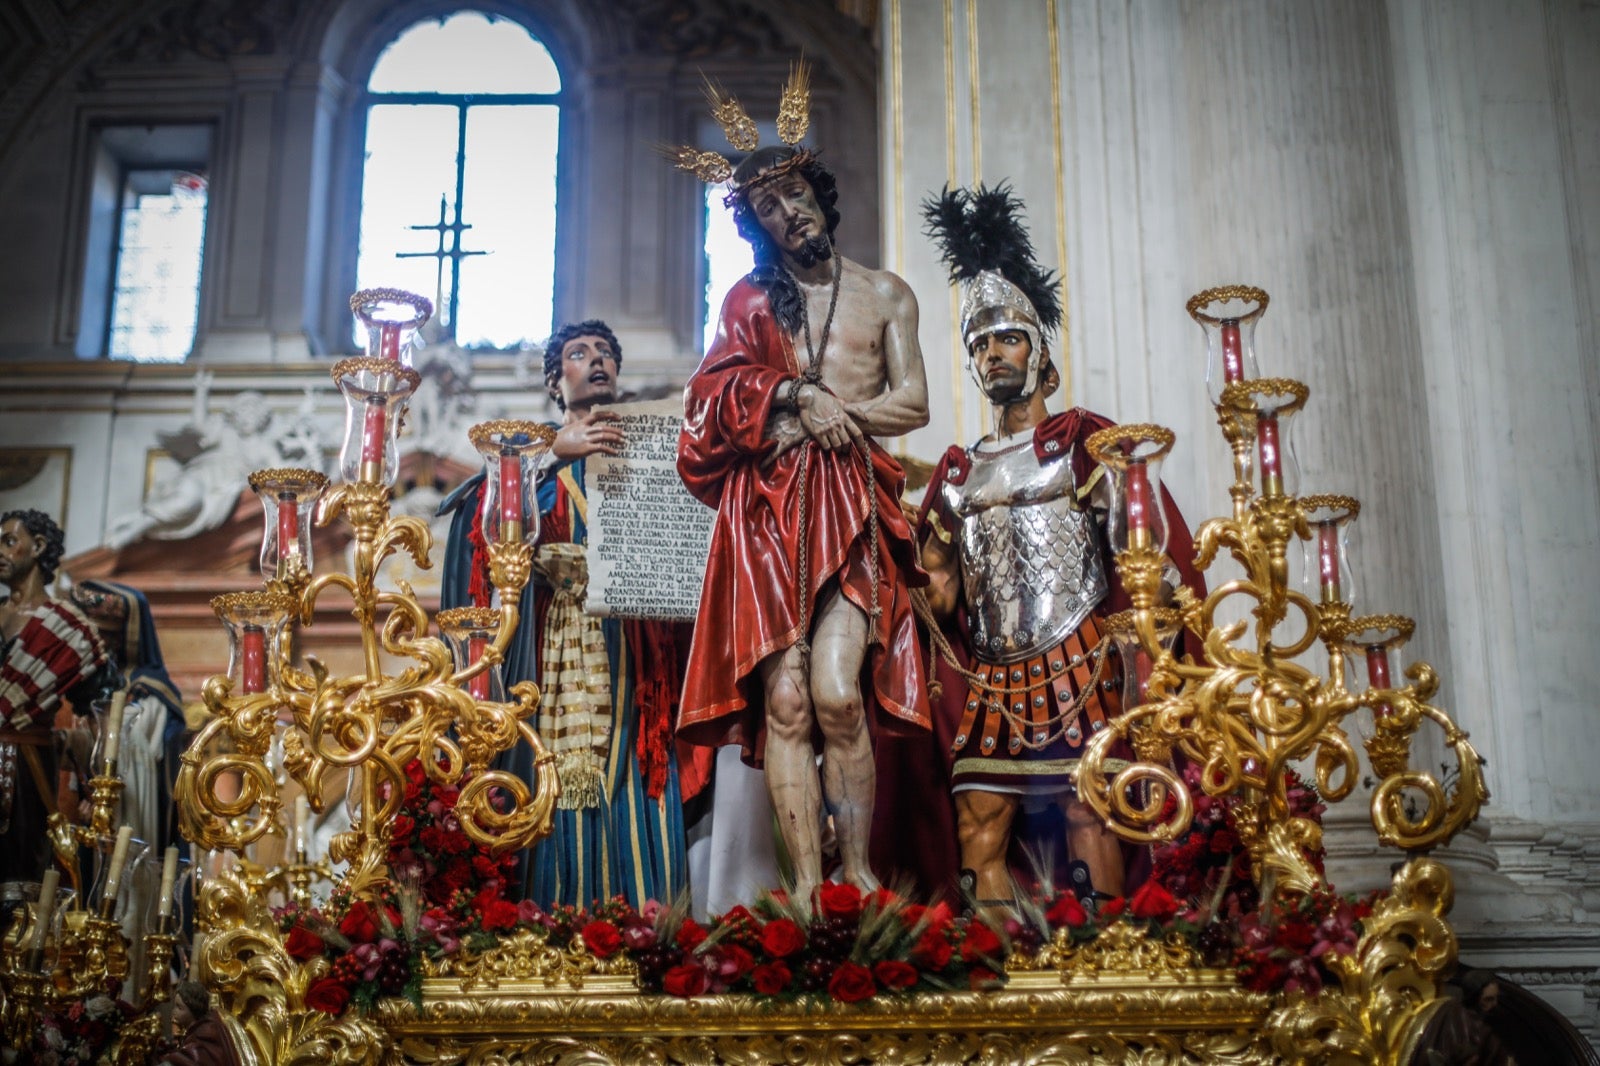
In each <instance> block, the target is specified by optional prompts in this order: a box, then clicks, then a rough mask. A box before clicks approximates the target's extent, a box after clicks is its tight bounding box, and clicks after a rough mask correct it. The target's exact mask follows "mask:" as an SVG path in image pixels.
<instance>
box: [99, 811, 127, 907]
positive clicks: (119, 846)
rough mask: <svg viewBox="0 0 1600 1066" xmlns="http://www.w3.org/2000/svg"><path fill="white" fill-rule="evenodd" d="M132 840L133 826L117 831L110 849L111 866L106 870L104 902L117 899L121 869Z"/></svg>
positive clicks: (120, 881)
mask: <svg viewBox="0 0 1600 1066" xmlns="http://www.w3.org/2000/svg"><path fill="white" fill-rule="evenodd" d="M132 839H133V826H131V825H125V826H123V827H122V828H121V829H118V830H117V843H116V846H115V847H113V848H112V849H111V865H110V866H109V867H108V868H107V870H106V894H105V900H106V902H108V903H109V902H110V901H112V900H114V899H116V898H117V888H118V886H119V885H120V884H121V883H122V867H123V864H125V863H126V862H127V861H128V842H129V841H130V840H132Z"/></svg>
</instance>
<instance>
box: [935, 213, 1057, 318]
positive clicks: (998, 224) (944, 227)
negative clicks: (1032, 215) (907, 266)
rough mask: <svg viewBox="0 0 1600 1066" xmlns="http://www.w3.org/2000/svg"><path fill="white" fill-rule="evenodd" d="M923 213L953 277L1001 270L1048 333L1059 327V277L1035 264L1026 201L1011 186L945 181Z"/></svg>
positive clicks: (973, 276) (958, 280)
mask: <svg viewBox="0 0 1600 1066" xmlns="http://www.w3.org/2000/svg"><path fill="white" fill-rule="evenodd" d="M922 217H923V220H924V222H925V226H924V232H925V233H927V235H928V236H929V237H931V238H933V240H934V241H935V242H936V243H937V244H938V245H939V252H940V255H941V256H942V257H943V259H944V261H945V264H946V265H947V266H948V267H949V269H950V280H951V281H953V282H960V281H967V280H969V279H971V278H975V277H977V276H978V274H979V273H980V272H981V271H985V270H993V271H997V272H998V273H1000V274H1001V275H1002V276H1004V277H1005V279H1006V280H1007V281H1009V282H1011V284H1013V285H1015V286H1016V287H1017V288H1019V289H1021V290H1022V292H1023V294H1024V295H1026V296H1027V297H1028V300H1029V301H1030V302H1031V303H1032V304H1033V309H1034V310H1035V311H1037V312H1038V313H1039V322H1040V324H1041V325H1043V326H1044V328H1045V329H1046V330H1047V331H1050V332H1054V331H1055V330H1056V328H1057V327H1059V326H1060V325H1061V298H1060V296H1059V290H1060V286H1061V279H1060V277H1059V276H1057V274H1056V273H1055V271H1053V270H1045V269H1043V268H1042V267H1040V266H1039V264H1038V263H1036V262H1034V259H1033V241H1032V240H1031V239H1030V238H1029V237H1028V227H1027V224H1026V223H1024V222H1023V221H1022V201H1021V200H1019V199H1018V198H1017V197H1016V196H1015V195H1014V194H1013V193H1012V192H1011V186H1010V185H1009V184H1007V183H1005V182H1001V183H1000V184H999V185H996V186H995V187H994V188H992V189H991V188H989V187H987V186H984V185H979V186H978V187H977V188H976V189H952V188H950V187H949V186H948V185H947V186H945V187H944V189H943V191H941V192H940V194H939V195H938V196H933V197H929V198H928V199H926V200H924V201H923V202H922Z"/></svg>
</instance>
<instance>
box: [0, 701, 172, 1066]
mask: <svg viewBox="0 0 1600 1066" xmlns="http://www.w3.org/2000/svg"><path fill="white" fill-rule="evenodd" d="M127 696H128V694H127V692H126V691H121V692H118V693H116V694H115V696H114V697H113V698H112V701H111V709H110V713H109V715H108V718H107V721H106V722H105V723H103V728H102V741H101V743H102V745H103V747H102V750H101V754H100V757H99V762H100V772H99V773H97V774H95V776H93V777H92V778H90V780H89V788H90V797H91V798H90V813H89V818H88V823H87V824H85V825H76V824H74V823H72V822H70V821H68V820H67V819H66V817H65V816H63V815H62V814H60V813H56V814H52V815H51V816H50V818H49V821H48V827H47V833H48V835H49V839H50V844H51V851H52V854H53V857H54V860H55V862H54V864H53V865H52V867H51V869H50V870H48V871H47V872H46V874H45V877H44V881H43V883H42V884H41V885H40V886H39V889H40V891H39V898H38V900H37V901H35V902H32V903H27V904H25V905H24V906H22V907H21V908H19V909H18V911H17V916H16V918H15V919H14V921H13V923H12V926H11V929H10V930H9V931H8V932H7V935H6V936H5V938H4V939H3V940H0V989H3V990H4V1003H3V1009H0V1015H3V1017H0V1030H3V1031H4V1032H5V1033H6V1036H7V1038H8V1040H9V1041H10V1045H11V1046H13V1047H25V1046H27V1044H28V1043H29V1041H30V1040H31V1036H32V1032H33V1030H34V1029H35V1027H36V1026H37V1025H38V1021H39V1017H40V1015H41V1014H43V1013H45V1012H54V1011H60V1010H62V1009H64V1008H66V1007H67V1006H68V1005H70V1004H72V1003H73V1002H75V1001H80V1000H83V999H85V998H86V997H89V996H93V995H112V996H115V995H118V994H119V993H120V992H121V991H122V988H123V985H124V983H125V982H126V981H127V979H128V978H129V976H130V974H131V971H132V966H133V958H134V957H133V955H132V950H131V949H132V948H133V947H134V945H133V942H132V941H131V940H130V939H129V937H128V936H127V935H126V934H125V933H124V932H123V929H122V925H121V923H120V922H118V921H117V920H116V912H117V903H118V898H119V893H120V892H121V891H122V890H124V889H125V888H127V887H128V885H127V882H130V881H131V880H132V876H133V868H134V863H131V862H129V849H130V847H131V846H133V845H134V843H135V842H134V841H133V839H132V829H131V828H130V827H128V826H125V825H119V819H118V809H119V805H120V803H121V799H122V793H123V791H124V787H125V786H124V782H123V780H122V777H121V775H120V774H119V773H118V769H117V753H118V749H119V741H120V728H121V723H122V714H123V709H124V707H125V705H126V701H127ZM80 849H89V850H90V851H91V852H93V853H95V854H96V856H97V859H98V861H99V862H103V863H105V870H104V872H105V875H106V876H105V879H104V882H103V883H102V884H99V885H97V886H95V887H97V888H98V889H99V895H98V897H94V898H91V893H90V891H89V886H88V885H86V883H85V878H84V876H83V871H82V868H81V865H80V862H79V854H80ZM175 872H176V850H175V849H171V851H170V854H169V856H168V860H167V863H166V866H165V867H164V869H163V876H162V881H161V888H160V899H159V902H158V917H157V921H156V924H155V926H154V928H152V929H150V930H148V931H146V932H144V933H143V934H142V941H143V949H144V951H143V962H144V970H143V972H142V973H141V974H138V975H137V978H138V979H137V981H136V989H135V995H134V997H133V998H134V1000H135V1008H136V1010H137V1011H139V1012H140V1013H141V1014H146V1015H150V1014H152V1013H153V1012H152V1009H153V1008H154V1007H156V1006H158V1005H159V1004H161V1003H162V1002H164V1001H165V1000H166V999H168V998H169V997H170V994H171V978H170V974H171V963H172V958H173V948H174V945H175V942H176V938H175V936H174V935H173V929H172V917H171V914H172V911H171V903H172V891H173V879H174V877H175ZM63 873H64V874H65V877H66V880H67V887H68V888H69V889H70V897H69V898H70V903H68V904H67V905H66V906H65V907H62V908H58V900H57V895H58V892H59V887H58V886H59V885H60V878H61V876H62V874H63ZM52 919H54V921H53V920H52ZM52 934H53V935H52ZM155 1032H156V1029H155V1026H154V1025H153V1024H151V1023H149V1022H141V1023H140V1024H137V1025H133V1026H130V1027H126V1028H125V1031H124V1034H123V1035H122V1038H121V1042H120V1046H121V1051H119V1054H118V1059H117V1061H118V1062H136V1061H142V1058H141V1057H140V1056H141V1055H143V1054H145V1053H147V1052H148V1051H149V1050H150V1049H151V1047H153V1040H154V1036H155ZM146 1037H148V1039H146Z"/></svg>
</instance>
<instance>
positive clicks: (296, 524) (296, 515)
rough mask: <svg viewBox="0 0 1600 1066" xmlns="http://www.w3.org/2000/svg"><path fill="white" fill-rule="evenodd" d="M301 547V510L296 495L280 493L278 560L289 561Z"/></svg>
mask: <svg viewBox="0 0 1600 1066" xmlns="http://www.w3.org/2000/svg"><path fill="white" fill-rule="evenodd" d="M299 547H300V509H299V508H298V507H297V506H296V505H295V498H294V493H292V492H280V493H278V558H279V559H287V558H289V556H291V555H293V554H294V553H295V552H296V551H297V550H299Z"/></svg>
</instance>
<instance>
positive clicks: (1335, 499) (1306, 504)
mask: <svg viewBox="0 0 1600 1066" xmlns="http://www.w3.org/2000/svg"><path fill="white" fill-rule="evenodd" d="M1300 509H1301V511H1302V512H1303V513H1304V514H1305V516H1306V523H1307V525H1309V526H1310V527H1311V539H1310V540H1306V541H1302V542H1301V546H1302V549H1303V551H1304V553H1305V566H1304V568H1303V569H1302V571H1301V580H1302V583H1303V584H1304V586H1305V588H1304V591H1305V593H1306V595H1307V596H1310V597H1311V598H1312V599H1314V600H1317V601H1318V602H1320V603H1350V602H1352V601H1353V600H1354V599H1355V574H1354V573H1353V571H1352V570H1351V568H1350V543H1351V538H1352V535H1353V534H1354V532H1355V524H1356V516H1358V515H1359V514H1360V513H1361V504H1360V502H1358V501H1357V500H1356V499H1354V498H1353V497H1350V496H1332V495H1318V496H1305V497H1302V498H1301V500H1300Z"/></svg>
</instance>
